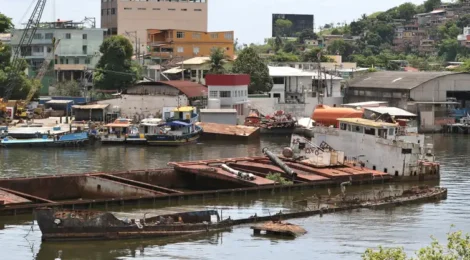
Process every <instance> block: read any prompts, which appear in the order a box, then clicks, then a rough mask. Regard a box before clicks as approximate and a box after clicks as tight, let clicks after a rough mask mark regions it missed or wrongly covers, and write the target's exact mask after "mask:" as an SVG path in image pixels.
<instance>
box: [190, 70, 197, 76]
mask: <svg viewBox="0 0 470 260" xmlns="http://www.w3.org/2000/svg"><path fill="white" fill-rule="evenodd" d="M196 76H197V70H191V77H192V78H195V77H196Z"/></svg>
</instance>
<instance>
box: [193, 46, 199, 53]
mask: <svg viewBox="0 0 470 260" xmlns="http://www.w3.org/2000/svg"><path fill="white" fill-rule="evenodd" d="M193 53H194V54H195V55H198V54H199V47H193Z"/></svg>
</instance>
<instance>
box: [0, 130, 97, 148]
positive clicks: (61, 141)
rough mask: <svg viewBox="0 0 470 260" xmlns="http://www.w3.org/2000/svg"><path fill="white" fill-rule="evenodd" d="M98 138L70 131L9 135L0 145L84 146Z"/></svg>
mask: <svg viewBox="0 0 470 260" xmlns="http://www.w3.org/2000/svg"><path fill="white" fill-rule="evenodd" d="M96 140H98V139H97V138H96V136H94V135H89V134H88V132H80V133H71V134H63V135H43V136H42V137H38V138H30V139H15V138H13V137H11V136H7V137H5V138H3V139H2V140H1V142H0V145H1V146H2V147H5V148H8V147H66V146H68V147H70V146H72V147H73V146H84V145H87V144H89V143H93V142H94V141H96Z"/></svg>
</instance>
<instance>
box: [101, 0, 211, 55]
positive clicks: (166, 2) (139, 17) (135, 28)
mask: <svg viewBox="0 0 470 260" xmlns="http://www.w3.org/2000/svg"><path fill="white" fill-rule="evenodd" d="M207 2H208V0H101V28H107V29H108V30H107V35H116V34H121V35H128V36H130V37H129V38H130V40H131V41H132V42H133V44H134V45H135V44H136V43H135V41H136V40H135V39H137V41H140V45H141V46H140V47H141V48H143V47H144V46H145V44H146V42H147V29H150V28H153V29H184V30H194V31H203V32H206V31H207V24H208V3H207Z"/></svg>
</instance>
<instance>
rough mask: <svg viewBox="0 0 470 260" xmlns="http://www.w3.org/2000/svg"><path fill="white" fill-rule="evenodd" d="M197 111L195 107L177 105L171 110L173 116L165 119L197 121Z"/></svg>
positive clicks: (187, 121)
mask: <svg viewBox="0 0 470 260" xmlns="http://www.w3.org/2000/svg"><path fill="white" fill-rule="evenodd" d="M198 117H199V115H198V113H197V108H196V107H190V106H186V107H178V108H175V109H174V110H173V117H171V118H168V119H167V121H169V122H171V121H181V122H186V123H196V122H197V121H198Z"/></svg>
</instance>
